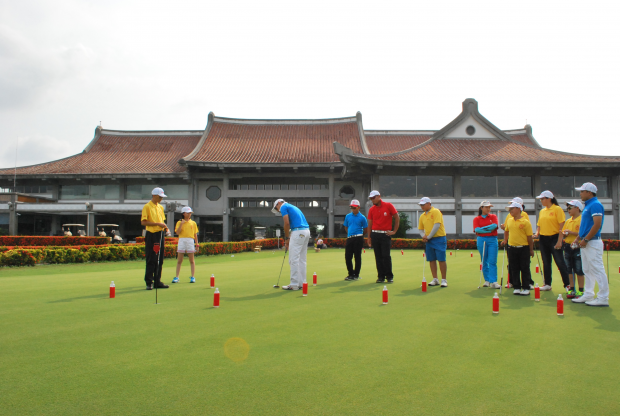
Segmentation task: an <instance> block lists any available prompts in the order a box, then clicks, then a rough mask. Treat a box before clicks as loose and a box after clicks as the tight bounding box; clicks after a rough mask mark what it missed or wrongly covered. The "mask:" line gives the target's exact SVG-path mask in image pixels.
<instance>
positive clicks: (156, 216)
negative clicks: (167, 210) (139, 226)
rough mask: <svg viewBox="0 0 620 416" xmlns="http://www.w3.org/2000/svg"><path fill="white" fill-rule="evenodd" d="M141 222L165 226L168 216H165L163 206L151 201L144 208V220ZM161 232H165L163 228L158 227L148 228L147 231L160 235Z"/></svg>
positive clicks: (149, 226)
mask: <svg viewBox="0 0 620 416" xmlns="http://www.w3.org/2000/svg"><path fill="white" fill-rule="evenodd" d="M140 221H150V222H162V223H164V224H165V223H166V214H164V207H162V206H161V204H154V203H153V201H149V202H148V203H147V204H146V205H145V206H144V207H143V208H142V218H141V219H140ZM161 230H163V228H161V227H159V226H157V225H147V226H146V231H149V232H151V233H158V232H160V231H161Z"/></svg>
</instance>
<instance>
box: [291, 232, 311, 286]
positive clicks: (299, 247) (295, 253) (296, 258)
mask: <svg viewBox="0 0 620 416" xmlns="http://www.w3.org/2000/svg"><path fill="white" fill-rule="evenodd" d="M309 240H310V230H298V231H291V240H290V241H289V245H288V253H289V256H288V264H289V265H290V266H291V286H293V287H298V288H301V287H302V285H303V284H304V282H305V281H306V257H307V255H308V241H309Z"/></svg>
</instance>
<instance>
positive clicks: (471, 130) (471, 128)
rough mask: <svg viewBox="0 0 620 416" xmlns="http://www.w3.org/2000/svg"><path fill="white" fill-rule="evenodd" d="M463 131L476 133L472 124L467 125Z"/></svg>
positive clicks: (471, 134) (471, 133) (470, 133)
mask: <svg viewBox="0 0 620 416" xmlns="http://www.w3.org/2000/svg"><path fill="white" fill-rule="evenodd" d="M465 132H466V133H467V134H468V135H470V136H473V135H474V134H475V133H476V128H475V127H474V126H467V128H466V129H465Z"/></svg>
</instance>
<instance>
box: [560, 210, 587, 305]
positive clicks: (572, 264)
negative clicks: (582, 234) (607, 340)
mask: <svg viewBox="0 0 620 416" xmlns="http://www.w3.org/2000/svg"><path fill="white" fill-rule="evenodd" d="M566 209H567V210H568V213H569V214H570V216H571V217H570V218H569V219H567V220H566V222H565V223H564V227H562V234H563V236H564V245H563V247H562V248H563V250H564V263H566V268H567V269H568V278H569V279H570V287H571V288H570V291H569V293H568V295H567V296H566V297H567V298H568V299H574V298H577V297H579V296H581V295H583V293H582V292H583V269H582V267H581V249H580V248H579V243H577V241H575V240H577V237H578V236H579V227H580V226H581V211H582V210H583V204H582V203H581V201H578V200H576V199H574V200H572V201H570V202H567V203H566ZM577 284H579V285H577ZM577 288H579V289H577Z"/></svg>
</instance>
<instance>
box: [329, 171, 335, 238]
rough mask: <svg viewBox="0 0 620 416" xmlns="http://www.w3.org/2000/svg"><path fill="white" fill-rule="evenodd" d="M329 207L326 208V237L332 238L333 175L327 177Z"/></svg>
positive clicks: (333, 207)
mask: <svg viewBox="0 0 620 416" xmlns="http://www.w3.org/2000/svg"><path fill="white" fill-rule="evenodd" d="M328 186H329V206H328V208H327V214H328V222H327V224H328V225H327V236H328V237H329V238H334V209H335V206H334V193H335V192H336V191H335V190H334V174H330V175H329V185H328Z"/></svg>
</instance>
